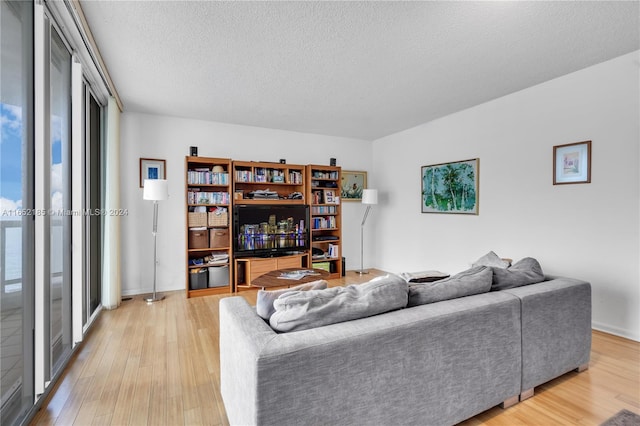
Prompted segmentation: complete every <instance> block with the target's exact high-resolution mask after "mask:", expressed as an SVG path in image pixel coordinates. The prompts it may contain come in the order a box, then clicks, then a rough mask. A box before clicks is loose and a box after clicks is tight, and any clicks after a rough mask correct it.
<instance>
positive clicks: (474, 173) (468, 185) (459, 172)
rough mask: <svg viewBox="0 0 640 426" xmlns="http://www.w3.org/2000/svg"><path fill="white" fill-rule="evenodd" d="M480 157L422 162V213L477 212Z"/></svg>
mask: <svg viewBox="0 0 640 426" xmlns="http://www.w3.org/2000/svg"><path fill="white" fill-rule="evenodd" d="M479 163H480V160H479V159H478V158H474V159H472V160H464V161H455V162H452V163H441V164H433V165H430V166H422V173H421V178H422V200H421V201H422V213H456V214H478V190H479V187H478V183H479V180H478V173H479V166H480V164H479Z"/></svg>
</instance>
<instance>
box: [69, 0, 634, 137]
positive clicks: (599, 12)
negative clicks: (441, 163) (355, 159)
mask: <svg viewBox="0 0 640 426" xmlns="http://www.w3.org/2000/svg"><path fill="white" fill-rule="evenodd" d="M81 6H82V9H83V11H84V13H85V16H86V18H87V21H88V23H89V26H90V28H91V30H92V32H93V35H94V37H95V40H96V43H97V45H98V47H99V49H100V52H101V54H102V56H103V58H104V60H105V63H106V65H107V68H108V70H109V73H110V74H111V77H112V78H113V81H114V83H115V85H116V88H117V90H118V92H119V94H120V97H121V98H122V101H123V104H124V109H125V111H137V112H145V113H150V114H162V115H171V116H180V117H188V118H195V119H202V120H210V121H218V122H225V123H235V124H242V125H249V126H260V127H268V128H276V129H285V130H294V131H301V132H308V133H318V134H325V135H334V136H346V137H353V138H360V139H365V140H374V139H377V138H380V137H383V136H386V135H389V134H392V133H395V132H398V131H401V130H405V129H407V128H410V127H413V126H416V125H418V124H421V123H425V122H427V121H430V120H433V119H436V118H438V117H442V116H445V115H447V114H450V113H453V112H456V111H460V110H463V109H465V108H469V107H471V106H474V105H477V104H480V103H483V102H486V101H489V100H491V99H495V98H497V97H500V96H503V95H506V94H509V93H513V92H515V91H518V90H521V89H524V88H526V87H530V86H533V85H535V84H538V83H541V82H544V81H547V80H550V79H552V78H555V77H559V76H562V75H565V74H568V73H570V72H573V71H577V70H579V69H582V68H585V67H588V66H591V65H594V64H596V63H599V62H603V61H606V60H609V59H612V58H614V57H617V56H620V55H623V54H625V53H629V52H632V51H635V50H638V49H640V35H639V27H640V16H639V13H640V12H639V2H637V1H631V2H594V1H588V2H543V1H533V2H508V1H507V2H439V1H431V2H314V1H304V2H302V1H301V2H213V1H177V2H174V1H108V0H100V1H89V0H84V1H81Z"/></svg>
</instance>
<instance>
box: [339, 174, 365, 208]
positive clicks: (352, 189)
mask: <svg viewBox="0 0 640 426" xmlns="http://www.w3.org/2000/svg"><path fill="white" fill-rule="evenodd" d="M364 189H367V172H361V171H347V170H343V171H342V181H341V182H340V197H341V198H342V201H362V191H363V190H364Z"/></svg>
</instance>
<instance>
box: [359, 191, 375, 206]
mask: <svg viewBox="0 0 640 426" xmlns="http://www.w3.org/2000/svg"><path fill="white" fill-rule="evenodd" d="M362 204H378V190H377V189H363V190H362Z"/></svg>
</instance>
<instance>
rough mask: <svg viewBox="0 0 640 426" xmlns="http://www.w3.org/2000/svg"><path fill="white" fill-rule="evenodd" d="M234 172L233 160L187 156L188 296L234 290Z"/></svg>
mask: <svg viewBox="0 0 640 426" xmlns="http://www.w3.org/2000/svg"><path fill="white" fill-rule="evenodd" d="M231 172H232V166H231V160H229V159H223V158H207V157H186V159H185V206H186V208H185V215H186V224H187V226H186V231H185V232H186V254H187V255H186V259H187V265H186V271H187V272H186V292H187V297H195V296H207V295H210V294H220V293H230V292H232V291H233V280H232V267H231V265H232V260H233V253H232V248H231V238H232V232H231V231H232V230H231V215H232V198H233V197H232V194H231V188H232V174H231ZM200 210H205V211H204V212H203V211H200ZM225 256H226V260H224V259H225ZM209 258H213V259H218V258H222V261H216V262H214V263H210V262H209Z"/></svg>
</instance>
